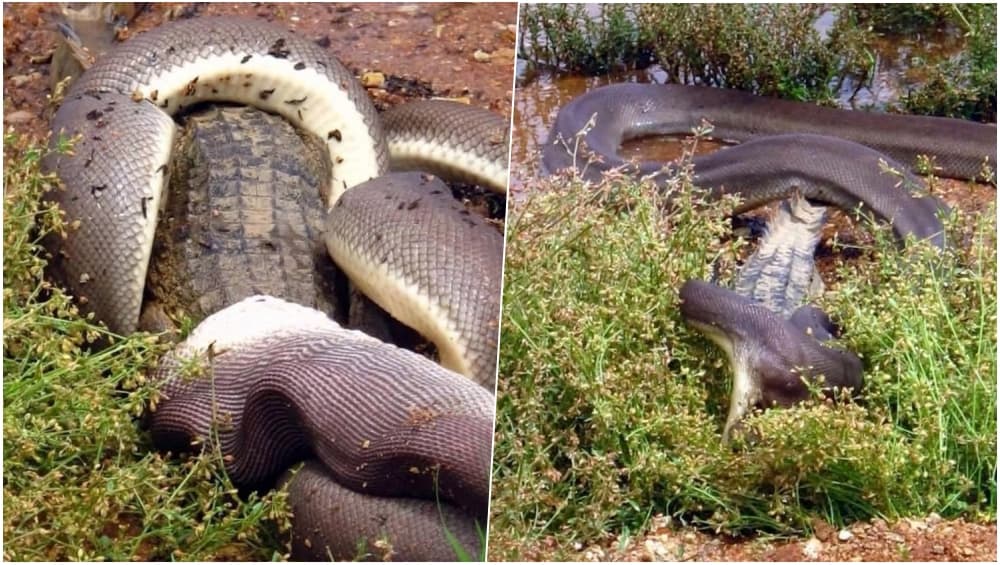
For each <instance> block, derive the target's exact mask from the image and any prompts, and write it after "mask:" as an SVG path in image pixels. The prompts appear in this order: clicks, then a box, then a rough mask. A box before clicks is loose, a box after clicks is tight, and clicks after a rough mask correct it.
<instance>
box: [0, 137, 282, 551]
mask: <svg viewBox="0 0 1000 565" xmlns="http://www.w3.org/2000/svg"><path fill="white" fill-rule="evenodd" d="M42 154H43V149H41V148H39V147H37V146H35V145H32V144H30V143H28V142H25V141H24V140H22V139H19V138H18V137H17V136H16V135H14V134H8V135H6V136H5V137H4V217H3V233H4V254H3V273H4V289H3V312H4V329H3V342H4V358H3V405H4V412H3V450H4V461H3V475H4V487H3V506H4V511H3V537H4V547H3V556H4V559H5V560H18V561H22V560H23V561H63V560H115V561H122V560H175V559H176V560H213V559H224V560H230V559H232V560H248V559H250V560H265V559H274V558H279V557H281V556H282V555H281V553H276V552H275V551H274V549H273V548H276V547H282V543H281V542H280V540H279V539H278V536H279V532H280V531H281V530H287V528H288V526H289V524H288V516H287V504H286V502H285V495H284V494H283V493H282V492H280V491H279V492H274V493H270V494H267V495H264V496H258V495H252V494H251V495H248V496H243V497H238V496H237V493H236V489H235V488H234V487H233V485H232V484H231V483H230V481H229V479H228V478H227V476H226V474H225V473H224V472H223V470H222V463H221V461H220V460H219V459H218V456H217V455H213V454H206V455H203V456H190V457H186V458H175V457H172V456H162V455H160V454H158V453H156V452H155V451H154V450H153V449H152V447H151V445H150V442H149V438H148V436H147V434H145V433H144V432H142V431H141V429H140V426H139V425H138V418H139V416H140V414H141V413H142V411H143V409H144V408H145V407H146V405H147V404H148V403H149V402H150V401H152V400H154V399H155V389H154V387H153V386H152V384H151V383H149V382H148V381H147V380H146V379H145V378H144V374H145V371H146V369H148V368H149V367H150V366H151V364H152V363H153V362H154V360H155V359H156V358H157V357H158V356H159V355H160V354H161V353H163V351H164V347H163V346H162V345H160V344H158V342H157V341H156V339H155V338H154V337H153V336H149V335H142V334H140V335H136V336H135V337H130V338H121V337H118V336H113V335H110V334H108V333H107V330H105V329H103V327H99V326H97V325H95V324H93V323H91V322H90V321H88V320H86V319H84V318H82V317H81V316H80V315H79V314H78V313H77V311H76V309H75V307H74V306H73V305H72V304H71V302H70V300H69V298H68V297H67V296H66V295H65V294H63V292H62V291H60V290H59V289H57V288H53V287H52V286H51V285H49V284H48V283H47V282H45V281H44V280H43V278H42V271H43V269H44V266H45V259H44V252H43V251H42V249H41V246H40V241H41V238H42V237H43V236H45V235H46V234H47V233H55V234H58V233H59V232H60V230H62V229H63V227H64V226H63V225H62V222H61V219H60V217H59V215H58V214H57V213H56V211H55V210H54V209H53V208H52V207H51V206H49V205H45V204H43V203H42V202H41V200H40V198H41V195H42V193H43V192H44V191H45V190H47V189H49V188H50V187H51V186H53V184H54V181H53V179H51V178H48V177H46V176H44V175H42V174H40V172H39V160H40V158H41V156H42ZM97 339H102V340H105V341H109V342H110V343H111V345H110V346H109V347H106V348H104V349H97V348H93V347H90V346H89V344H91V343H92V342H94V341H95V340H97Z"/></svg>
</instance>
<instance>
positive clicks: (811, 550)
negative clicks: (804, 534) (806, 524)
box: [802, 537, 823, 559]
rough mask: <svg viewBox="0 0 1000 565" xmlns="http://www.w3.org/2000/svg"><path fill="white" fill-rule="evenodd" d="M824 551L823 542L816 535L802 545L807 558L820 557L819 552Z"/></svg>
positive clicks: (803, 553)
mask: <svg viewBox="0 0 1000 565" xmlns="http://www.w3.org/2000/svg"><path fill="white" fill-rule="evenodd" d="M822 551H823V542H821V541H819V540H818V539H816V538H815V537H812V538H809V541H807V542H806V543H805V545H803V546H802V555H803V556H804V557H805V558H806V559H819V554H820V553H821V552H822Z"/></svg>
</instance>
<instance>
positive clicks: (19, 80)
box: [9, 73, 41, 88]
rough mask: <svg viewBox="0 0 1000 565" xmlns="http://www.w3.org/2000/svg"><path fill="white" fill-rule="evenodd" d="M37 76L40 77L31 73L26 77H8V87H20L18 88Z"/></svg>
mask: <svg viewBox="0 0 1000 565" xmlns="http://www.w3.org/2000/svg"><path fill="white" fill-rule="evenodd" d="M37 76H41V75H39V74H38V73H31V74H28V75H15V76H12V77H10V79H9V80H10V85H11V86H13V87H15V88H16V87H20V86H24V85H25V84H26V83H28V82H30V81H32V80H33V79H35V78H36V77H37Z"/></svg>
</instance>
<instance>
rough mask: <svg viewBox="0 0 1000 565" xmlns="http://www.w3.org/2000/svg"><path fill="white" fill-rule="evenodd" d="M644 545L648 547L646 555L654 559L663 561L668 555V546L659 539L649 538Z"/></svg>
mask: <svg viewBox="0 0 1000 565" xmlns="http://www.w3.org/2000/svg"><path fill="white" fill-rule="evenodd" d="M643 546H644V547H645V548H646V555H647V556H648V557H649V558H650V559H652V560H653V561H662V560H663V558H664V557H666V556H667V548H666V547H665V546H664V545H663V543H662V542H661V541H659V540H655V539H647V540H646V541H645V542H644V543H643Z"/></svg>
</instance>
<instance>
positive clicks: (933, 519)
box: [927, 512, 941, 526]
mask: <svg viewBox="0 0 1000 565" xmlns="http://www.w3.org/2000/svg"><path fill="white" fill-rule="evenodd" d="M940 521H941V515H940V514H938V513H937V512H931V513H930V514H928V515H927V524H928V525H930V526H933V525H934V524H937V523H938V522H940Z"/></svg>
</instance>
